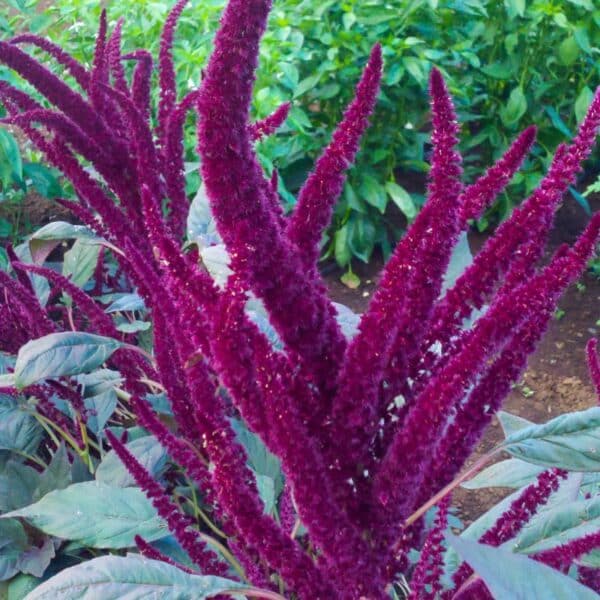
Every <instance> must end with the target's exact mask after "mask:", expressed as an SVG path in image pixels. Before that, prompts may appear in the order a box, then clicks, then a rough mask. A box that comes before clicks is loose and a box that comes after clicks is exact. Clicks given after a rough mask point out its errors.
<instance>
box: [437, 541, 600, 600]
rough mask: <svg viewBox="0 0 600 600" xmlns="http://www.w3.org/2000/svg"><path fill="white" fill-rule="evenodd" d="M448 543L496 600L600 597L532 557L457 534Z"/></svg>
mask: <svg viewBox="0 0 600 600" xmlns="http://www.w3.org/2000/svg"><path fill="white" fill-rule="evenodd" d="M448 542H449V543H450V545H451V546H452V547H453V548H454V549H455V550H456V551H457V552H458V553H459V554H460V556H461V557H462V558H463V559H464V560H465V561H466V562H467V563H468V564H469V565H470V566H471V568H472V569H473V570H474V571H475V573H477V575H479V576H480V577H481V579H483V581H484V583H485V584H486V586H487V587H488V589H489V590H490V592H491V593H492V595H493V597H494V598H495V600H531V599H532V598H543V599H544V600H573V598H577V600H592V599H593V598H596V599H597V598H598V595H597V594H596V593H595V592H593V591H592V590H591V589H590V588H588V587H585V586H583V585H581V584H580V583H577V582H576V581H575V580H574V579H571V578H569V577H567V576H566V575H563V574H562V573H561V572H560V571H557V570H556V569H552V568H550V567H548V566H546V565H544V564H542V563H539V562H537V561H534V560H533V559H531V558H527V557H525V556H522V555H519V554H513V553H512V552H508V551H507V550H504V549H503V548H494V547H493V546H487V545H485V544H478V543H477V542H473V541H471V540H466V539H463V538H459V537H456V536H454V535H448ZM500 565H501V567H502V568H498V567H499V566H500Z"/></svg>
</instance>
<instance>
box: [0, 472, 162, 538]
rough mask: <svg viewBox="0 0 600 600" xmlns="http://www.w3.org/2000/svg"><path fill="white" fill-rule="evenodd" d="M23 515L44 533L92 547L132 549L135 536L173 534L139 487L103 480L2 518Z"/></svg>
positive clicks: (75, 487)
mask: <svg viewBox="0 0 600 600" xmlns="http://www.w3.org/2000/svg"><path fill="white" fill-rule="evenodd" d="M6 517H21V518H23V519H25V520H26V521H27V522H29V523H31V524H32V525H33V526H34V527H37V528H38V529H41V530H42V531H43V532H44V533H47V534H48V535H52V536H55V537H58V538H62V539H66V540H74V541H78V542H81V543H82V544H84V545H86V546H91V547H92V548H128V547H132V546H135V542H134V537H135V536H136V535H141V536H142V537H143V538H145V539H147V540H148V541H151V540H156V539H159V538H161V537H163V536H166V535H169V531H168V529H167V526H166V523H164V521H163V520H162V519H161V518H160V517H159V516H158V515H157V514H156V510H155V509H154V507H153V506H152V504H151V503H150V501H149V500H148V499H147V498H146V496H145V495H144V493H143V492H142V491H141V490H140V489H138V488H117V487H112V486H109V485H106V484H104V483H101V482H99V481H86V482H83V483H74V484H72V485H70V486H69V487H67V488H65V489H63V490H56V491H54V492H50V493H49V494H46V495H45V496H44V497H43V498H42V499H41V500H39V501H38V502H36V503H35V504H31V505H29V506H26V507H24V508H21V509H18V510H15V511H12V512H10V513H8V514H6V515H2V518H6Z"/></svg>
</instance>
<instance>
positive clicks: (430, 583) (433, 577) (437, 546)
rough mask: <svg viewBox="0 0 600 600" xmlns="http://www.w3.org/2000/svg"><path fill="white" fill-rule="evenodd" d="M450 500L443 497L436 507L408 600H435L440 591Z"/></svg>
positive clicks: (448, 497)
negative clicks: (436, 510)
mask: <svg viewBox="0 0 600 600" xmlns="http://www.w3.org/2000/svg"><path fill="white" fill-rule="evenodd" d="M450 499H451V496H450V495H447V496H445V497H444V499H443V500H442V501H441V502H440V504H439V506H438V512H437V514H436V516H435V521H434V523H433V527H432V528H431V530H430V531H429V533H428V534H427V539H426V540H425V544H423V548H422V550H421V556H420V557H419V562H418V563H417V566H416V567H415V570H414V573H413V576H412V578H411V582H410V583H411V591H410V596H409V597H408V598H409V600H435V598H436V597H437V594H438V593H439V592H440V591H441V589H442V585H441V582H440V578H441V576H442V573H443V568H442V565H443V553H444V550H445V548H444V545H443V539H444V534H445V532H446V527H447V526H448V508H449V507H450ZM426 586H427V587H426Z"/></svg>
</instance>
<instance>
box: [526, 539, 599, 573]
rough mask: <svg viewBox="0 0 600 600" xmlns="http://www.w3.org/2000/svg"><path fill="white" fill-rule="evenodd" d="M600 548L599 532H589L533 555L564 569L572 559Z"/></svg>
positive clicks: (545, 562) (549, 564)
mask: <svg viewBox="0 0 600 600" xmlns="http://www.w3.org/2000/svg"><path fill="white" fill-rule="evenodd" d="M597 548H600V532H599V531H596V532H594V533H590V534H588V535H585V536H583V537H581V538H578V539H576V540H571V541H569V542H566V543H564V544H560V545H558V546H556V547H554V548H549V549H548V550H542V551H541V552H538V553H537V554H535V555H534V558H535V559H536V560H539V561H540V562H542V563H544V564H546V565H548V566H549V567H554V568H555V569H566V568H568V567H569V566H570V565H571V564H572V563H573V561H576V560H577V559H579V558H581V557H582V556H584V555H585V554H588V553H589V552H592V551H593V550H596V549H597Z"/></svg>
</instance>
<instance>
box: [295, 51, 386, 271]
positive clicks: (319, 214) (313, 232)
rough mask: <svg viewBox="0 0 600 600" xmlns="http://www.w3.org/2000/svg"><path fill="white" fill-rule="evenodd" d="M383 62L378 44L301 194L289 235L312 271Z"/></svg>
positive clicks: (365, 121) (369, 110) (372, 101)
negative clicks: (351, 99)
mask: <svg viewBox="0 0 600 600" xmlns="http://www.w3.org/2000/svg"><path fill="white" fill-rule="evenodd" d="M382 64H383V63H382V56H381V46H380V45H379V44H376V45H375V46H374V47H373V50H372V51H371V56H370V58H369V62H368V63H367V66H366V67H365V70H364V72H363V74H362V77H361V79H360V82H359V84H358V86H357V88H356V92H355V95H354V100H353V101H352V102H351V103H350V105H349V106H348V108H347V109H346V112H345V113H344V118H343V120H342V121H341V122H340V124H339V125H338V126H337V128H336V130H335V131H334V133H333V136H332V138H331V142H330V143H329V145H328V146H327V148H326V149H325V151H324V152H323V154H322V155H321V157H320V158H319V159H318V160H317V163H316V165H315V169H314V171H313V172H312V173H311V174H310V175H309V176H308V179H307V180H306V182H305V183H304V185H303V186H302V189H301V190H300V193H299V194H298V203H297V204H296V207H295V209H294V212H293V214H292V216H291V217H290V222H289V226H288V229H287V236H288V238H289V240H290V242H291V243H292V244H293V245H294V246H295V247H296V249H297V251H298V253H299V254H300V256H301V257H302V264H303V266H304V268H305V269H309V270H311V271H313V270H314V269H315V267H316V263H317V260H318V258H319V242H320V241H321V237H322V235H323V232H324V231H325V229H326V228H327V226H328V225H329V222H330V220H331V215H332V213H333V207H334V205H335V202H336V201H337V199H338V197H339V195H340V194H341V192H342V188H343V187H344V181H345V179H346V177H345V174H346V170H347V169H348V168H349V167H350V166H351V165H352V163H353V162H354V159H355V158H356V154H357V152H358V147H359V143H360V139H361V137H362V135H363V133H364V132H365V130H366V128H367V126H368V124H369V117H370V116H371V113H372V112H373V109H374V107H375V101H376V99H377V93H378V92H379V83H380V81H381V72H382Z"/></svg>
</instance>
